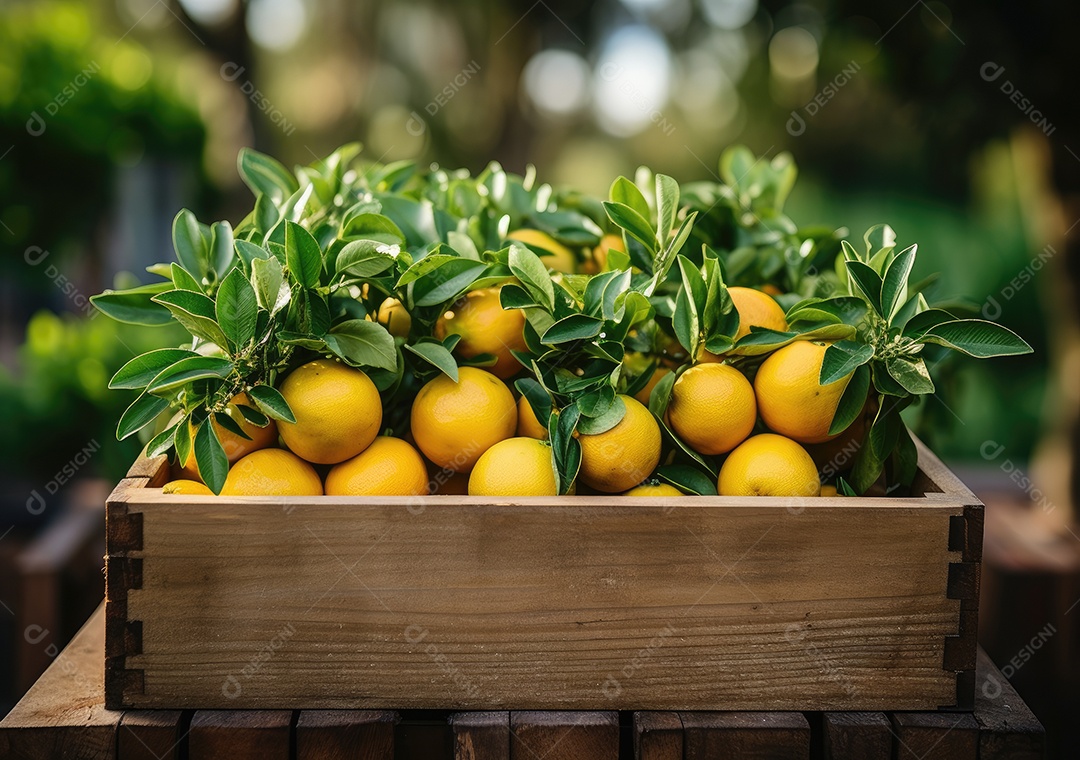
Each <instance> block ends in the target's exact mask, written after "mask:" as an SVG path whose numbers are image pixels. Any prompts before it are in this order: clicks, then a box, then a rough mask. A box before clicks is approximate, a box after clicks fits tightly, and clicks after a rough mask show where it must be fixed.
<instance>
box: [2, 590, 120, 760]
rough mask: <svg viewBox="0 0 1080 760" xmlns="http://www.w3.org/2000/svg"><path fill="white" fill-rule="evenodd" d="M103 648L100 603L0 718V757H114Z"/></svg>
mask: <svg viewBox="0 0 1080 760" xmlns="http://www.w3.org/2000/svg"><path fill="white" fill-rule="evenodd" d="M104 651H105V610H104V606H102V607H98V609H97V612H95V613H94V615H93V616H92V617H91V618H90V619H89V620H88V621H87V622H86V625H84V626H83V627H82V629H81V630H80V631H79V632H78V633H77V634H76V635H75V638H74V639H72V641H71V642H70V643H69V644H68V645H67V647H65V648H64V650H63V651H62V652H60V653H59V654H58V655H57V657H56V659H55V660H53V663H52V664H51V665H50V666H49V668H48V669H47V670H46V671H45V673H44V674H43V675H42V676H41V678H39V679H38V680H37V682H36V683H35V684H34V685H33V686H32V687H31V688H30V691H28V692H27V693H26V695H25V696H24V697H23V698H22V700H20V701H19V703H18V704H17V705H15V708H14V709H13V710H12V711H11V712H10V713H8V714H7V717H5V718H4V719H3V720H2V721H0V757H3V758H12V759H13V760H19V759H21V758H27V760H39V759H40V758H50V759H51V758H79V759H80V760H112V759H113V758H115V757H116V731H117V726H118V725H119V723H120V718H121V716H122V715H123V713H121V712H114V711H111V710H106V709H105V699H104V674H103V672H102V669H101V656H102V652H104Z"/></svg>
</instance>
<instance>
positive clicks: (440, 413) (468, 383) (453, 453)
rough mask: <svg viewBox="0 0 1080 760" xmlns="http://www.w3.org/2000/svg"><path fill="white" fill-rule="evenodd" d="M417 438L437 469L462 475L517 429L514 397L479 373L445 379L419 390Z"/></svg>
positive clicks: (468, 370) (415, 413)
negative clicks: (482, 455)
mask: <svg viewBox="0 0 1080 760" xmlns="http://www.w3.org/2000/svg"><path fill="white" fill-rule="evenodd" d="M411 420H412V434H413V438H414V439H415V440H416V445H417V446H419V447H420V450H421V451H422V452H424V456H426V457H427V458H428V459H430V460H431V461H432V462H433V463H434V464H435V465H437V466H439V467H445V468H446V469H448V470H453V471H456V472H463V471H465V470H468V469H470V468H471V467H472V466H473V465H474V464H476V460H478V459H479V458H480V455H481V454H483V453H484V452H485V451H487V450H488V449H490V448H491V447H492V446H494V445H495V444H496V443H498V442H499V441H502V440H504V439H506V438H510V437H512V436H513V435H514V432H515V430H516V429H517V406H516V405H515V404H514V396H513V395H512V394H511V393H510V390H509V389H508V388H507V387H506V385H505V384H504V383H503V381H502V380H500V379H499V378H497V377H495V375H493V374H491V373H490V372H485V371H484V370H482V369H478V368H477V367H462V368H460V369H459V370H458V382H456V383H455V382H454V381H453V380H451V379H450V378H449V377H447V376H446V375H442V374H440V375H439V376H438V377H436V378H435V379H434V380H431V381H430V382H429V383H428V384H427V385H425V386H424V387H423V388H421V389H420V392H419V393H417V394H416V400H415V401H414V402H413V406H412V414H411Z"/></svg>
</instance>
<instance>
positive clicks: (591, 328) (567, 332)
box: [540, 314, 604, 346]
mask: <svg viewBox="0 0 1080 760" xmlns="http://www.w3.org/2000/svg"><path fill="white" fill-rule="evenodd" d="M603 328H604V321H603V320H602V319H597V318H596V317H590V316H587V315H585V314H571V315H570V316H569V317H563V318H562V319H560V320H559V321H557V322H556V323H555V324H553V325H552V326H551V327H549V328H548V329H547V331H546V332H545V333H544V334H543V336H541V338H540V341H541V342H542V343H544V344H545V345H548V346H554V345H558V344H560V343H570V342H571V341H575V340H588V339H590V338H595V337H596V336H597V335H599V334H600V331H601V330H602V329H603Z"/></svg>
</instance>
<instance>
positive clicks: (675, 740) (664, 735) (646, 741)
mask: <svg viewBox="0 0 1080 760" xmlns="http://www.w3.org/2000/svg"><path fill="white" fill-rule="evenodd" d="M634 758H635V760H683V724H682V719H681V718H680V717H679V713H677V712H655V711H639V712H636V713H634Z"/></svg>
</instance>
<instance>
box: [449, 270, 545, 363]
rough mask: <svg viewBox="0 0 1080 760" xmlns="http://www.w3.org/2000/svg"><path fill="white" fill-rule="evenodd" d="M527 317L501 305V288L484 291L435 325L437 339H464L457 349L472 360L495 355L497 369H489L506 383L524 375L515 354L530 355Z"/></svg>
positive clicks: (453, 308)
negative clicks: (509, 378) (527, 352)
mask: <svg viewBox="0 0 1080 760" xmlns="http://www.w3.org/2000/svg"><path fill="white" fill-rule="evenodd" d="M524 330H525V313H524V312H523V311H521V309H509V310H504V309H503V307H502V305H501V304H500V303H499V288H481V289H480V290H474V291H472V292H471V293H468V294H466V295H465V297H464V298H461V299H459V300H458V301H457V303H455V304H454V305H453V306H451V307H450V308H449V309H448V310H447V311H446V312H445V313H444V314H443V315H442V316H440V317H439V319H438V320H437V321H436V322H435V337H436V338H438V339H439V340H443V339H445V338H446V336H448V335H460V336H461V340H460V341H459V342H458V344H457V348H456V349H454V350H455V351H456V352H457V353H458V354H459V355H461V356H463V357H465V358H466V359H471V358H472V357H474V356H478V355H480V354H493V355H494V356H495V359H496V361H495V364H494V366H491V367H487V368H486V369H487V370H488V371H489V372H490V373H491V374H493V375H495V376H496V377H501V378H503V379H504V380H505V379H506V378H508V377H513V376H514V375H516V374H517V373H518V372H520V371H521V363H520V362H519V361H518V360H517V359H515V358H514V356H513V354H512V353H511V351H526V350H527V349H528V347H527V346H526V344H525V333H524Z"/></svg>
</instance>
